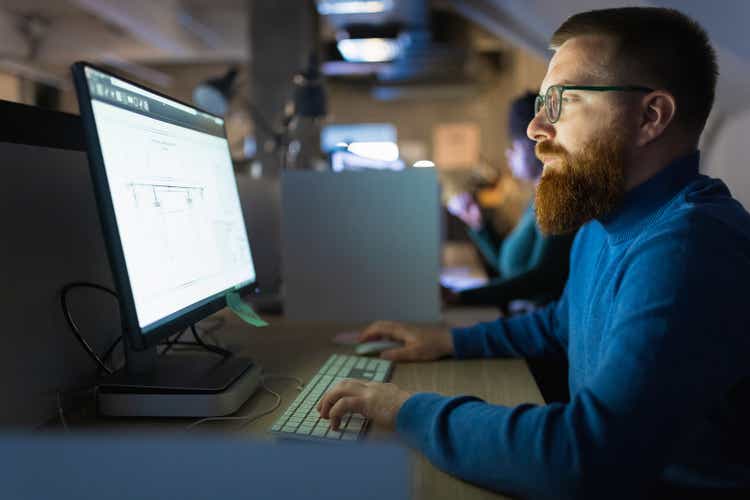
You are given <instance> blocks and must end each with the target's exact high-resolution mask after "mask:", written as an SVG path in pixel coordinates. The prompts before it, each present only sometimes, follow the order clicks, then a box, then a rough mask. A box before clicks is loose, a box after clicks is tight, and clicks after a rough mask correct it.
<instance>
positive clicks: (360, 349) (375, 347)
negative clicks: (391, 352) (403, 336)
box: [354, 340, 404, 356]
mask: <svg viewBox="0 0 750 500" xmlns="http://www.w3.org/2000/svg"><path fill="white" fill-rule="evenodd" d="M403 345H404V343H403V342H398V341H396V340H375V341H373V342H363V343H361V344H359V345H358V346H357V347H355V348H354V352H356V353H357V354H359V355H360V356H368V355H373V354H380V353H381V352H383V351H387V350H388V349H393V348H395V347H402V346H403Z"/></svg>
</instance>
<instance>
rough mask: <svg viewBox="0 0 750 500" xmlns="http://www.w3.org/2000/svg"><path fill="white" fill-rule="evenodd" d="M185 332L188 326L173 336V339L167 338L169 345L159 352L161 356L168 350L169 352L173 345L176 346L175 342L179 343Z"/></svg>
mask: <svg viewBox="0 0 750 500" xmlns="http://www.w3.org/2000/svg"><path fill="white" fill-rule="evenodd" d="M185 332H187V328H185V329H184V330H182V331H181V332H180V333H178V334H177V335H175V336H174V337H172V340H169V339H167V342H166V344H167V347H165V348H164V350H163V351H162V352H161V353H160V354H159V356H164V355H165V354H166V353H167V352H169V350H170V349H171V348H172V346H174V345H175V344H179V342H178V341H179V340H180V337H182V336H183V335H185Z"/></svg>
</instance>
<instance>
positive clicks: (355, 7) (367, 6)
mask: <svg viewBox="0 0 750 500" xmlns="http://www.w3.org/2000/svg"><path fill="white" fill-rule="evenodd" d="M392 8H393V0H359V1H357V0H320V1H318V13H319V14H320V15H321V16H330V15H336V14H379V13H381V12H385V11H387V10H391V9H392Z"/></svg>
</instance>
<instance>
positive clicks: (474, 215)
mask: <svg viewBox="0 0 750 500" xmlns="http://www.w3.org/2000/svg"><path fill="white" fill-rule="evenodd" d="M446 208H447V209H448V211H449V212H450V213H451V214H453V215H455V216H456V217H458V218H459V219H461V220H462V221H463V222H464V224H466V225H467V226H469V227H470V228H472V229H473V230H475V231H479V230H480V229H481V228H482V224H483V222H484V221H483V219H482V211H481V210H480V208H479V205H477V202H476V201H474V198H472V196H471V195H470V194H469V193H460V194H457V195H455V196H453V197H452V198H451V199H450V200H448V204H447V205H446Z"/></svg>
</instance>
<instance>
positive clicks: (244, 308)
mask: <svg viewBox="0 0 750 500" xmlns="http://www.w3.org/2000/svg"><path fill="white" fill-rule="evenodd" d="M226 299H227V307H228V308H229V309H231V310H232V312H233V313H234V314H236V315H237V317H238V318H240V319H241V320H242V321H244V322H245V323H247V324H250V325H253V326H258V327H260V326H268V323H266V322H265V321H263V319H262V318H261V317H260V316H258V313H256V312H255V311H253V308H252V307H250V304H248V303H246V302H244V301H243V300H242V298H241V297H240V294H239V293H237V292H228V293H227V295H226Z"/></svg>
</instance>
